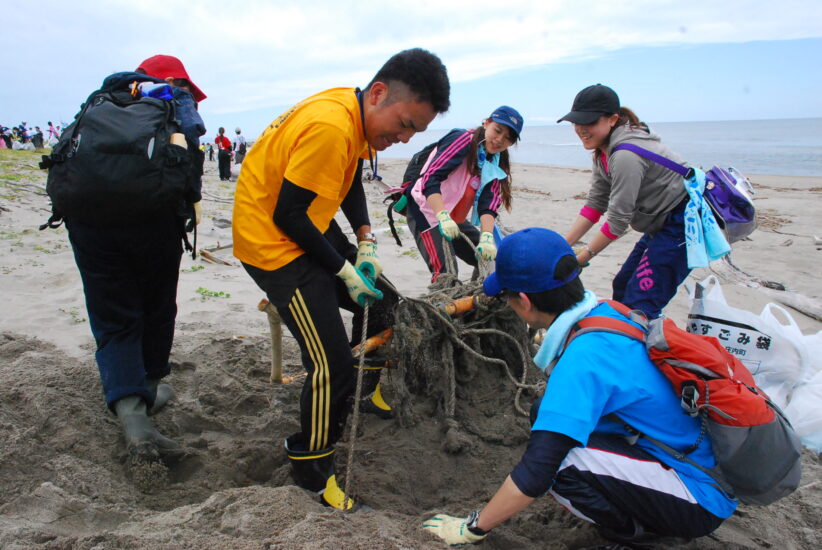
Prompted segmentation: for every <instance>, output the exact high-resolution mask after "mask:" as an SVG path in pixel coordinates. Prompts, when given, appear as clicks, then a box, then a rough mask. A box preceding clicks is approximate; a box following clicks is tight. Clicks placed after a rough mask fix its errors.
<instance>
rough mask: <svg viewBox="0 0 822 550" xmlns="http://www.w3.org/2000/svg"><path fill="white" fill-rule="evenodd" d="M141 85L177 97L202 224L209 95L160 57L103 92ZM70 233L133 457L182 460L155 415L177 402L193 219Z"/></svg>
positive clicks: (108, 387)
mask: <svg viewBox="0 0 822 550" xmlns="http://www.w3.org/2000/svg"><path fill="white" fill-rule="evenodd" d="M141 81H143V82H145V81H149V82H153V83H163V82H167V83H168V84H170V85H171V87H172V93H173V99H172V100H173V101H174V102H175V109H176V113H177V118H178V120H179V123H180V127H181V131H182V133H183V134H184V135H185V140H186V145H187V149H188V150H189V151H190V152H192V153H195V154H196V156H195V157H194V161H193V162H192V167H191V170H190V172H189V176H188V181H187V182H186V191H185V195H184V197H183V199H184V202H185V203H186V205H185V206H186V207H187V208H186V210H189V209H193V211H194V212H193V213H194V218H195V221H196V222H199V216H200V214H199V201H200V199H201V194H200V190H201V187H202V181H201V176H202V166H203V157H202V155H200V154H199V152H200V150H199V147H198V146H199V138H200V136H202V135H203V134H205V126H204V124H203V121H202V119H201V118H200V115H199V114H198V112H197V102H199V101H202V100H204V99H205V98H206V95H205V94H204V93H203V92H202V91H201V90H200V89H199V88H198V87H197V86H196V85H195V84H194V82H193V81H192V80H191V78H190V77H189V75H188V72H187V71H186V69H185V67H184V66H183V63H182V62H181V61H180V60H179V59H177V58H176V57H173V56H170V55H155V56H153V57H150V58H148V59H146V60H145V61H143V62H142V63H140V65H139V67H138V68H137V69H136V70H135V71H133V72H131V71H129V72H120V73H115V74H112V75H110V76H109V77H107V78H106V79H105V80H104V81H103V86H102V88H101V89H102V90H104V91H121V90H122V91H128V90H129V89H130V85H131V84H132V83H134V82H141ZM182 206H183V205H181V208H182ZM189 211H190V210H189ZM65 223H66V228H67V229H68V236H69V241H70V242H71V246H72V249H73V251H74V259H75V261H76V263H77V268H78V269H79V271H80V276H81V278H82V281H83V291H84V293H85V298H86V308H87V310H88V317H89V324H90V327H91V331H92V334H93V336H94V340H95V342H96V344H97V350H96V352H95V358H96V360H97V366H98V368H99V371H100V379H101V381H102V384H103V392H104V396H105V400H106V404H107V405H108V407H109V409H110V410H111V411H113V412H114V413H116V414H117V417H118V418H119V419H120V422H121V425H122V429H123V433H124V436H125V441H126V447H127V450H128V452H129V456H130V458H131V460H132V461H134V462H142V463H152V462H156V461H158V460H161V459H167V458H176V457H179V456H180V455H181V454H182V448H181V447H180V445H179V444H177V443H176V442H175V441H172V440H171V439H169V438H167V437H165V436H164V435H163V434H161V433H160V432H159V431H158V430H157V429H156V428H155V427H154V426H153V425H152V423H151V420H150V418H149V415H150V414H154V413H156V412H158V411H159V410H161V409H162V408H163V407H164V406H165V404H166V403H167V402H168V401H169V400H170V399H171V398H172V396H173V390H172V388H171V386H170V385H168V384H165V383H161V380H162V379H163V378H164V377H166V376H167V375H168V374H169V373H170V372H171V366H170V365H169V362H168V360H169V355H170V353H171V346H172V342H173V340H174V324H175V319H176V316H177V281H178V277H179V273H180V259H181V257H182V253H183V246H182V243H183V241H184V239H185V229H184V225H185V217H183V214H182V212H175V211H172V210H167V209H163V210H158V212H157V213H156V216H154V217H152V218H151V219H146V220H144V221H143V222H141V223H136V224H128V225H122V226H116V227H98V226H97V225H95V224H94V223H93V221H92V222H86V220H83V223H81V222H79V221H77V220H73V219H70V218H66V220H65Z"/></svg>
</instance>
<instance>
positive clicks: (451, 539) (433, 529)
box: [422, 514, 486, 546]
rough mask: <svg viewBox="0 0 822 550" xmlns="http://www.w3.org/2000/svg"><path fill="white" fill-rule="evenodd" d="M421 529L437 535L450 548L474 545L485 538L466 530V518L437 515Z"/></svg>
mask: <svg viewBox="0 0 822 550" xmlns="http://www.w3.org/2000/svg"><path fill="white" fill-rule="evenodd" d="M422 528H423V529H425V530H426V531H428V532H429V533H433V534H435V535H437V536H438V537H439V538H441V539H442V540H444V541H445V543H446V544H450V545H451V546H459V545H463V544H474V543H477V542H479V541H481V540H482V539H484V538H485V537H486V535H475V534H474V533H472V532H471V531H470V530H469V529H468V518H455V517H453V516H447V515H445V514H437V515H436V516H434V517H432V518H429V519H428V520H426V521H425V523H423V524H422Z"/></svg>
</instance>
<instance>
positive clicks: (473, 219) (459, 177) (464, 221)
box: [405, 105, 522, 282]
mask: <svg viewBox="0 0 822 550" xmlns="http://www.w3.org/2000/svg"><path fill="white" fill-rule="evenodd" d="M520 132H522V116H520V114H519V113H518V112H517V111H516V110H515V109H513V108H511V107H508V106H505V105H503V106H502V107H499V108H498V109H496V110H495V111H494V112H493V113H491V116H489V117H488V118H487V119H485V121H483V123H482V125H480V126H479V127H477V128H474V129H472V130H463V129H454V130H451V131H450V132H448V134H446V135H445V136H444V137H443V138H442V139H440V140H439V141H438V142H437V144H436V146H435V147H434V148H433V150H431V152H430V153H429V154H428V157H427V159H425V161H424V165H423V167H422V170H421V171H420V175H419V177H418V178H417V179H416V181H414V182H413V183H412V184H410V185H409V186H408V188H407V189H406V191H405V194H406V196H407V197H408V206H407V208H406V210H405V216H406V218H407V219H408V228H409V229H410V230H411V232H412V233H413V234H414V239H415V240H416V243H417V248H418V249H419V251H420V255H421V256H422V258H423V259H424V260H425V263H426V264H427V265H428V269H429V270H430V271H431V281H432V282H434V281H436V280H437V278H438V277H439V275H440V274H441V273H445V272H447V271H448V269H447V267H446V266H447V263H446V260H445V258H446V256H445V254H456V256H457V257H459V258H460V259H461V260H463V261H464V262H466V263H467V264H469V265H472V266H474V267H476V265H477V257H476V256H475V253H474V250H473V248H472V247H471V246H469V245H468V243H466V242H465V241H464V240H463V239H462V238H461V237H460V233H464V234H465V235H466V236H467V237H468V238H469V239H470V240H471V242H472V243H473V244H474V246H476V247H477V252H478V254H479V255H480V256H481V257H482V258H483V259H485V260H488V261H493V260H494V258H495V257H496V253H497V247H496V244H495V242H494V235H493V230H494V222H495V220H496V217H497V211H498V210H499V207H500V206H504V207H505V208H506V210H509V209H510V208H511V164H510V160H509V155H508V148H509V147H510V146H511V145H513V144H514V143H516V142H517V141H518V140H519V137H520ZM478 226H479V229H478V228H477V227H478ZM446 242H450V243H451V244H453V251H452V249H451V247H450V246H446ZM454 266H456V263H454ZM455 275H456V274H455Z"/></svg>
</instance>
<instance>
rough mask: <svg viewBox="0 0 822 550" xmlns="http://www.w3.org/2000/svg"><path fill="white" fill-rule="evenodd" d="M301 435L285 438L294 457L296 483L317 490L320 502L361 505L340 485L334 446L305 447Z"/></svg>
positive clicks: (335, 505)
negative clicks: (347, 494) (347, 496)
mask: <svg viewBox="0 0 822 550" xmlns="http://www.w3.org/2000/svg"><path fill="white" fill-rule="evenodd" d="M300 437H301V435H300V434H294V435H292V436H290V437H288V438H287V439H286V440H285V451H286V453H288V458H289V460H291V472H292V473H293V474H294V480H295V481H296V482H297V485H299V486H300V487H302V488H303V489H308V490H309V491H313V492H315V493H318V494H319V495H320V500H321V502H322V503H323V504H324V505H326V506H330V507H331V508H337V509H339V510H352V509H354V508H356V507H358V506H357V505H355V503H354V499H352V498H348V499H346V498H345V493H344V492H343V490H342V489H341V488H340V487H339V486H338V485H337V475H336V469H335V467H334V448H333V447H326V448H325V449H321V450H319V451H306V450H305V445H304V444H302V443H301V442H300Z"/></svg>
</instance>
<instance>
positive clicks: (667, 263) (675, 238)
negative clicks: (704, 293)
mask: <svg viewBox="0 0 822 550" xmlns="http://www.w3.org/2000/svg"><path fill="white" fill-rule="evenodd" d="M684 220H685V203H682V204H680V205H679V206H677V207H676V208H675V209H674V210H672V211H671V212H670V213H669V214H668V217H667V218H666V219H665V224H664V225H663V226H662V229H660V231H659V233H657V234H655V235H650V234H648V233H646V234H645V235H643V236H642V238H641V239H639V241H637V243H636V245H635V246H634V249H633V250H632V251H631V253H630V254H629V255H628V259H626V260H625V263H624V264H623V265H622V269H620V270H619V273H617V275H616V277H614V281H613V285H612V286H613V291H614V294H613V299H614V300H616V301H617V302H622V303H623V304H625V305H626V306H628V307H631V308H633V309H639V310H642V311H644V312H645V314H646V315H648V317H649V318H651V319H654V318H656V317H659V315H660V313H662V308H664V307H665V306H666V305H667V304H668V302H670V301H671V298H673V297H674V295H675V294H676V289H677V287H679V285H680V284H681V283H682V281H684V280H685V278H686V277H687V276H688V274H689V273H690V272H691V270H690V269H689V268H688V254H687V251H686V249H685V222H684Z"/></svg>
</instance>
